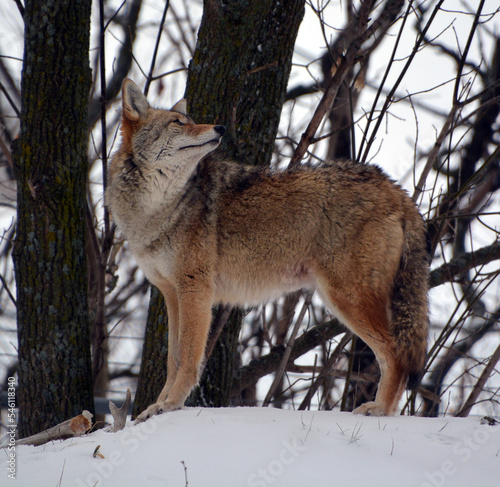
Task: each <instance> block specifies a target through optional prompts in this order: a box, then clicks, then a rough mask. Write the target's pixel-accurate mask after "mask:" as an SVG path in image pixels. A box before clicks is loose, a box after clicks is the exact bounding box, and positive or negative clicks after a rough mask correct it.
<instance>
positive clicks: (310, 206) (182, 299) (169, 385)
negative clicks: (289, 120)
mask: <svg viewBox="0 0 500 487" xmlns="http://www.w3.org/2000/svg"><path fill="white" fill-rule="evenodd" d="M223 134H224V127H222V126H220V125H197V124H195V123H194V122H193V120H191V119H190V118H189V117H188V116H187V115H186V104H185V102H184V101H181V102H179V103H177V104H176V105H175V106H174V107H173V108H172V110H170V111H167V110H160V109H153V108H151V107H150V106H149V104H148V102H147V100H146V98H145V97H144V95H143V94H142V93H141V92H140V90H139V89H138V88H137V86H136V85H135V84H134V83H133V82H132V81H130V80H126V81H125V82H124V84H123V117H122V142H121V146H120V148H119V150H118V151H117V153H116V154H115V156H114V157H113V161H112V163H111V167H110V170H109V185H108V190H107V193H106V202H107V205H108V207H109V208H110V210H111V213H112V216H113V218H114V220H115V222H116V224H117V226H118V228H119V229H120V230H121V231H122V233H123V234H124V235H125V237H126V238H127V239H128V241H129V245H130V248H131V250H132V252H133V254H134V256H135V258H136V260H137V262H138V264H139V266H140V267H141V269H142V270H143V271H144V273H145V275H146V276H147V278H148V279H149V280H150V281H151V282H152V283H153V284H154V285H156V286H157V287H158V288H159V289H160V290H161V292H162V293H163V295H164V297H165V301H166V304H167V312H168V321H169V340H168V343H169V350H168V371H167V381H166V384H165V387H164V388H163V390H162V391H161V393H160V395H159V397H158V400H157V402H156V404H153V405H152V406H150V407H149V408H148V409H147V410H146V411H144V412H143V413H142V414H141V415H139V417H138V418H137V419H138V420H145V419H147V418H148V417H149V416H151V415H153V414H157V413H159V412H162V411H169V410H173V409H178V408H181V407H182V406H183V404H184V401H185V400H186V398H187V396H188V394H189V392H190V391H191V389H192V387H193V386H194V385H195V384H196V383H197V381H198V378H199V373H200V368H201V364H202V362H203V358H204V351H205V345H206V341H207V336H208V332H209V328H210V321H211V308H212V305H214V304H216V303H219V302H222V303H232V304H255V303H260V302H262V301H266V300H268V299H272V298H274V297H277V296H279V295H281V294H283V293H287V292H291V291H294V290H297V289H302V288H303V289H316V290H317V292H318V294H319V296H320V297H321V298H322V299H323V301H324V303H325V304H326V305H327V306H328V308H329V309H330V311H331V312H332V314H333V315H335V316H337V317H338V318H339V319H340V320H341V321H342V322H343V323H344V324H345V325H346V326H347V327H348V328H350V329H351V330H352V331H353V332H354V333H356V334H357V335H358V336H360V337H361V338H362V339H363V340H364V341H365V342H366V343H367V344H368V345H369V346H370V347H371V348H372V350H373V351H374V353H375V355H376V357H377V360H378V362H379V365H380V370H381V378H380V384H379V388H378V391H377V395H376V398H375V401H374V402H371V403H366V404H364V405H362V406H361V407H359V408H358V409H357V410H356V412H358V413H364V414H373V415H382V414H392V413H394V412H395V411H396V409H397V406H398V402H399V399H400V398H401V396H402V393H403V390H404V388H405V386H407V385H410V386H412V385H415V383H416V382H417V381H418V379H419V377H420V374H421V372H422V370H423V366H424V360H425V352H426V341H427V322H428V311H427V287H428V284H427V280H428V255H427V250H426V249H427V246H426V236H425V230H424V224H423V221H422V218H421V216H420V214H419V212H418V210H417V208H416V206H415V204H414V203H413V201H412V200H411V199H410V198H409V197H408V195H407V194H406V193H405V192H404V191H403V190H402V189H401V188H400V187H399V186H397V185H396V184H395V183H394V182H392V181H391V180H390V179H389V178H388V177H387V176H385V175H384V174H383V172H382V171H381V170H380V169H378V168H377V167H376V166H372V165H366V164H360V163H355V162H351V161H334V162H332V163H330V164H324V165H317V166H303V167H300V168H298V169H293V170H286V171H273V170H270V169H262V168H255V167H251V166H241V165H237V164H234V163H232V162H230V161H224V160H222V161H220V160H219V161H216V162H214V161H207V160H203V161H202V159H203V157H204V156H205V155H206V154H208V153H209V152H211V151H212V150H214V149H215V148H216V147H217V146H218V145H219V142H220V139H221V137H222V135H223Z"/></svg>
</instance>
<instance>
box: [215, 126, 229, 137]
mask: <svg viewBox="0 0 500 487" xmlns="http://www.w3.org/2000/svg"><path fill="white" fill-rule="evenodd" d="M214 130H215V131H216V132H217V133H218V134H220V135H221V136H222V135H224V133H225V132H226V127H224V125H216V126H215V127H214Z"/></svg>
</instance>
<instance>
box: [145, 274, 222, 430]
mask: <svg viewBox="0 0 500 487" xmlns="http://www.w3.org/2000/svg"><path fill="white" fill-rule="evenodd" d="M190 284H191V286H189V288H188V289H187V290H186V291H185V292H182V291H180V292H179V293H178V296H177V303H178V324H179V325H178V326H175V325H174V326H173V327H170V323H169V357H168V370H167V381H166V383H165V386H164V388H163V390H162V392H161V393H160V395H159V396H158V400H157V402H156V403H155V404H152V405H151V406H149V407H148V408H147V409H146V410H145V411H143V412H142V413H141V414H140V415H139V416H138V417H137V419H136V422H140V421H145V420H146V419H148V418H150V417H151V416H153V415H155V414H161V413H163V412H165V411H173V410H175V409H180V408H182V407H183V406H184V402H185V401H186V399H187V397H188V396H189V393H190V392H191V389H192V388H193V387H194V386H195V385H196V384H197V383H198V379H199V375H200V372H201V367H202V364H203V359H204V355H205V346H206V343H207V337H208V332H209V330H210V323H211V318H212V304H213V291H212V290H211V289H210V288H208V287H202V288H200V287H197V288H196V289H195V290H194V289H193V286H192V283H190ZM180 288H181V289H183V287H182V286H181V287H180ZM168 295H169V293H167V294H166V296H165V300H166V302H167V306H168V303H169V301H170V303H171V306H172V304H173V301H174V300H173V299H172V298H168V297H167V296H168ZM168 316H169V319H170V317H171V313H170V312H169V315H168ZM171 368H173V371H172V370H171Z"/></svg>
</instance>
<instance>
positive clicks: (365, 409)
mask: <svg viewBox="0 0 500 487" xmlns="http://www.w3.org/2000/svg"><path fill="white" fill-rule="evenodd" d="M353 413H354V414H364V415H365V416H387V413H386V411H385V409H384V408H383V407H382V406H380V405H379V404H377V403H376V402H365V403H364V404H361V406H359V408H356V409H355V410H354V411H353Z"/></svg>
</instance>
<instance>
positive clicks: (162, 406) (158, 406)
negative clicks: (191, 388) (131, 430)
mask: <svg viewBox="0 0 500 487" xmlns="http://www.w3.org/2000/svg"><path fill="white" fill-rule="evenodd" d="M176 409H180V407H179V406H176V405H174V404H169V403H168V402H167V401H164V402H157V403H155V404H151V406H149V407H148V408H147V409H146V410H145V411H143V412H142V413H141V414H139V416H137V418H135V424H137V423H142V422H143V421H146V419H149V418H151V417H152V416H155V415H156V414H161V413H166V412H167V411H175V410H176Z"/></svg>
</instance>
